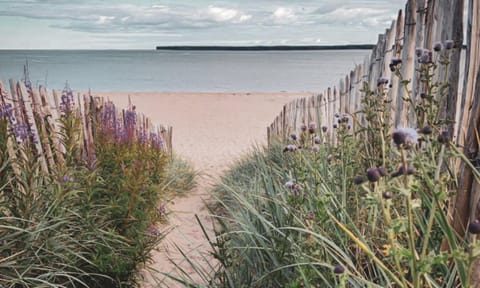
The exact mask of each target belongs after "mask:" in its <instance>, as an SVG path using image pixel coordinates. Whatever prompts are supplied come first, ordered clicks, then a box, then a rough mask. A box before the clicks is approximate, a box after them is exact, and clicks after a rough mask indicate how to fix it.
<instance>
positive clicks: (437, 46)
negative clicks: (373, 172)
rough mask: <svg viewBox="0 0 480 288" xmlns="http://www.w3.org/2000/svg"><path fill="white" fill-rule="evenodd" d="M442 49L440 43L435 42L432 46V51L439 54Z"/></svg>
mask: <svg viewBox="0 0 480 288" xmlns="http://www.w3.org/2000/svg"><path fill="white" fill-rule="evenodd" d="M442 49H443V44H442V42H435V44H433V51H435V52H440V51H442Z"/></svg>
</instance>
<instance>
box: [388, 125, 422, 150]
mask: <svg viewBox="0 0 480 288" xmlns="http://www.w3.org/2000/svg"><path fill="white" fill-rule="evenodd" d="M392 139H393V142H394V143H395V144H397V146H401V145H403V146H404V147H409V146H411V145H415V144H417V139H418V134H417V131H416V130H415V129H413V128H397V129H395V130H394V131H393V134H392Z"/></svg>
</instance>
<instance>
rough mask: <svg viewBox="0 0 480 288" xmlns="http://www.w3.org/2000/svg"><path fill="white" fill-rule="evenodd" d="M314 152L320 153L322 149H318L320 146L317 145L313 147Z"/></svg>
mask: <svg viewBox="0 0 480 288" xmlns="http://www.w3.org/2000/svg"><path fill="white" fill-rule="evenodd" d="M312 151H313V152H315V153H317V152H318V151H320V148H318V146H317V145H315V146H313V147H312Z"/></svg>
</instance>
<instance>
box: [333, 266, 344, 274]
mask: <svg viewBox="0 0 480 288" xmlns="http://www.w3.org/2000/svg"><path fill="white" fill-rule="evenodd" d="M344 272H345V268H344V267H343V266H342V265H340V264H337V265H335V267H333V273H335V274H343V273H344Z"/></svg>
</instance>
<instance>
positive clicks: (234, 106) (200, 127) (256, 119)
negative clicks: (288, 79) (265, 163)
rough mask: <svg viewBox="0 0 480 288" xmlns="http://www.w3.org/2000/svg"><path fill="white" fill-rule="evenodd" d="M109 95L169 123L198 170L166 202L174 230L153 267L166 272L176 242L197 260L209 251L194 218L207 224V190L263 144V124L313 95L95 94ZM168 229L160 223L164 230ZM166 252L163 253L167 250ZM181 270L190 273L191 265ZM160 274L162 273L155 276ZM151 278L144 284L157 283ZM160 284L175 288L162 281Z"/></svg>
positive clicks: (178, 148)
mask: <svg viewBox="0 0 480 288" xmlns="http://www.w3.org/2000/svg"><path fill="white" fill-rule="evenodd" d="M93 94H94V95H96V96H104V97H108V98H109V99H110V100H112V101H114V102H115V103H117V105H120V106H121V107H126V106H127V104H128V96H130V98H131V100H132V102H133V104H134V105H135V106H136V107H137V111H139V112H141V113H144V114H145V115H147V116H148V117H150V118H151V119H152V121H153V122H154V123H158V124H166V125H171V126H173V148H174V151H175V153H176V154H178V155H180V156H182V157H183V158H185V159H187V160H188V161H190V162H191V163H192V164H193V165H194V167H195V169H196V170H198V171H199V172H200V173H201V175H202V176H201V177H199V178H200V179H198V187H197V188H196V189H195V190H194V191H192V193H191V194H190V195H189V196H187V197H183V198H177V199H174V200H173V201H171V202H170V203H168V205H167V209H168V210H169V212H170V215H169V224H168V227H173V228H174V229H173V230H172V232H170V233H169V234H168V235H167V237H166V239H165V240H164V241H163V242H162V244H161V246H162V247H159V252H156V253H155V255H154V263H152V267H153V268H154V269H156V270H158V271H162V272H166V273H170V272H172V271H174V270H175V267H174V266H173V265H172V264H171V263H170V261H169V260H168V259H169V257H170V258H171V259H174V260H175V261H176V262H178V261H180V260H181V259H182V257H181V255H180V254H179V253H178V252H177V249H176V248H175V247H176V246H178V247H180V248H181V249H182V250H184V251H186V252H188V253H189V256H190V257H191V258H193V259H196V260H198V261H200V262H201V261H202V259H203V257H202V256H201V255H200V254H199V253H205V252H208V242H207V241H206V239H205V237H204V236H203V233H202V231H201V229H200V227H199V225H198V224H197V222H196V219H195V214H197V215H199V217H200V219H201V221H202V222H204V223H207V224H206V226H207V227H210V226H211V222H209V220H210V219H209V217H208V212H207V211H206V209H205V206H204V201H205V200H208V199H209V189H210V187H211V184H212V183H213V182H214V181H215V179H216V178H217V177H218V176H219V175H221V173H222V171H224V170H225V169H226V168H228V166H229V165H230V164H232V163H233V162H234V161H235V159H238V157H240V156H241V155H242V154H243V153H244V152H247V151H248V150H249V149H251V148H252V147H253V146H254V145H256V144H265V143H266V134H267V133H266V127H267V126H268V125H269V124H270V123H271V122H272V121H273V119H274V117H275V116H276V115H277V114H278V113H279V112H280V110H281V109H282V106H283V105H284V104H285V103H287V102H289V101H290V100H292V99H295V98H297V97H305V96H309V95H311V94H312V93H308V92H302V93H289V92H278V93H253V92H252V93H197V92H193V93H190V92H175V93H166V92H158V93H156V92H148V93H146V92H143V93H142V92H93ZM168 227H160V228H161V229H166V228H168ZM165 251H167V253H166V252H165ZM182 268H184V269H186V270H187V271H191V270H192V269H190V267H189V265H187V264H186V263H184V264H182ZM156 276H158V277H159V278H163V277H162V276H161V275H156ZM148 278H149V279H150V280H149V281H147V282H148V283H146V284H145V287H158V285H155V283H154V281H152V279H151V277H148ZM160 287H179V286H177V285H174V284H172V283H171V282H168V281H167V282H165V283H163V284H162V285H160Z"/></svg>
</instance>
